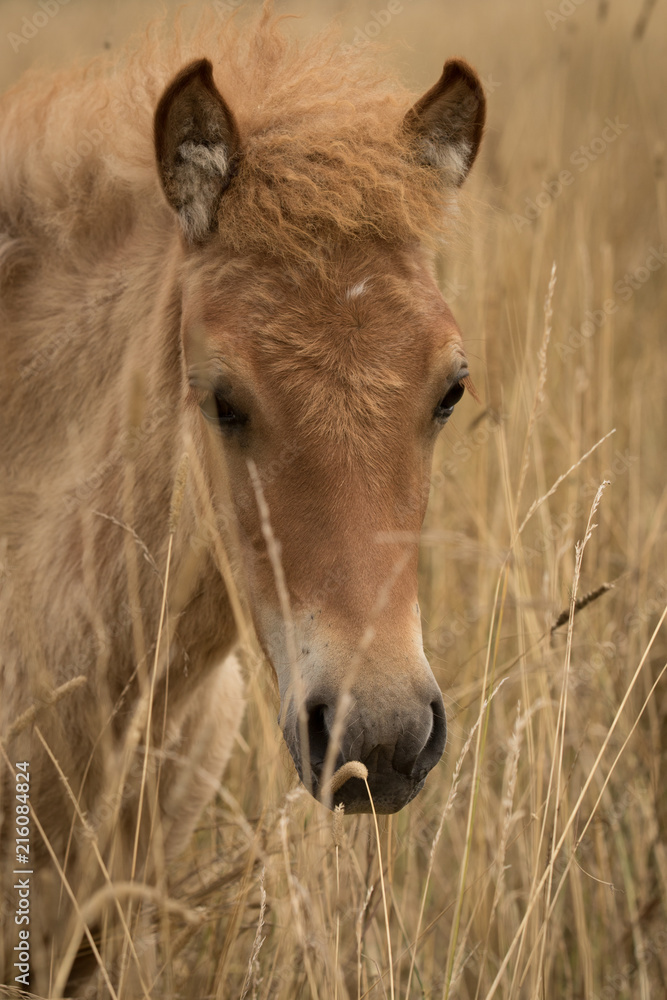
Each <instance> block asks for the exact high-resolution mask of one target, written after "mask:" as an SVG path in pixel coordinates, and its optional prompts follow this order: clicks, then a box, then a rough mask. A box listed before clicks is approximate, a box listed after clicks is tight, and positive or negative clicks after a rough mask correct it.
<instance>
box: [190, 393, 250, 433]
mask: <svg viewBox="0 0 667 1000" xmlns="http://www.w3.org/2000/svg"><path fill="white" fill-rule="evenodd" d="M201 409H202V413H203V414H204V416H205V417H206V419H207V420H209V421H210V422H211V423H212V424H217V425H218V427H224V428H227V427H241V426H242V425H243V424H245V422H246V420H247V417H246V416H245V415H244V414H242V413H239V412H238V410H235V409H234V407H233V406H232V405H231V403H230V402H229V401H228V400H227V399H225V397H224V396H220V395H218V393H214V394H213V395H211V396H209V398H208V399H207V400H206V401H205V402H204V403H203V404H202V408H201Z"/></svg>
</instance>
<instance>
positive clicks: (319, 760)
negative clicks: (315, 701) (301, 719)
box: [308, 705, 329, 771]
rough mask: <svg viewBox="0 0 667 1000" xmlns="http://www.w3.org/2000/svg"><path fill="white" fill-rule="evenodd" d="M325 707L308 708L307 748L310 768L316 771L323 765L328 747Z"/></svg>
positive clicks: (314, 706)
mask: <svg viewBox="0 0 667 1000" xmlns="http://www.w3.org/2000/svg"><path fill="white" fill-rule="evenodd" d="M326 710H327V706H326V705H312V706H309V708H308V748H309V752H310V766H311V767H312V768H313V769H314V770H315V771H317V770H318V769H319V768H321V767H322V765H323V764H324V760H325V758H326V755H327V748H328V746H329V727H328V725H327V720H326Z"/></svg>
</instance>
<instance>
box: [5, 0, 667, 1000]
mask: <svg viewBox="0 0 667 1000" xmlns="http://www.w3.org/2000/svg"><path fill="white" fill-rule="evenodd" d="M176 6H177V5H176V4H166V5H165V9H171V8H173V9H174V10H175V9H176ZM250 6H254V5H253V4H250ZM399 7H400V10H398V8H399ZM278 8H279V9H281V10H285V11H289V12H295V13H303V14H304V18H303V20H301V21H299V22H297V23H296V24H295V27H294V30H295V31H297V32H304V33H310V32H312V31H315V30H317V28H318V26H319V25H322V24H323V23H325V22H328V21H329V20H330V19H331V18H332V17H333V16H337V17H339V18H340V22H341V30H342V36H343V41H346V42H348V43H353V42H354V41H355V39H357V40H359V39H360V38H361V36H360V34H359V32H362V33H364V34H365V35H371V34H372V35H377V41H378V42H379V43H380V44H383V45H386V46H387V55H386V58H387V60H388V62H389V63H391V64H393V65H397V66H398V67H399V68H400V70H401V72H402V74H403V76H404V78H405V79H406V81H407V82H408V83H409V84H410V85H411V86H412V87H414V90H415V92H421V91H423V90H425V89H426V88H428V87H429V86H430V85H431V84H432V83H433V82H434V81H435V80H436V79H437V77H438V75H439V73H440V69H441V66H442V62H443V60H444V59H445V58H446V57H449V56H453V55H460V56H463V57H464V58H466V59H467V60H468V61H470V62H471V63H472V64H473V65H474V66H475V67H476V68H477V70H478V72H479V73H480V76H481V77H482V79H483V81H484V84H485V88H486V90H487V97H488V102H489V121H488V130H487V135H486V140H485V145H484V149H483V152H482V154H481V156H480V160H479V161H478V163H477V164H476V166H475V169H474V171H473V174H472V176H471V178H470V180H469V182H468V184H467V194H466V199H465V211H466V218H467V219H468V220H469V233H470V235H469V240H468V247H467V249H466V251H465V252H463V253H460V254H458V255H457V256H456V258H454V257H453V256H452V257H447V258H443V259H442V260H441V261H440V262H439V267H440V277H441V281H442V287H443V292H444V294H445V297H446V298H447V300H448V301H449V303H450V305H451V306H452V309H453V311H454V313H455V315H456V317H457V319H458V321H459V324H460V325H461V328H462V330H463V331H464V336H465V339H466V343H467V346H468V351H469V359H470V361H471V365H472V369H473V376H474V378H475V381H476V383H477V385H478V388H479V389H480V392H481V395H482V397H483V404H482V407H476V406H475V404H474V403H473V402H472V401H471V400H470V399H468V400H467V401H466V402H464V403H462V404H461V406H460V407H458V408H457V411H456V415H455V416H454V418H452V420H451V421H450V423H449V425H448V427H447V430H446V431H445V432H444V433H443V434H442V436H441V439H440V443H439V445H438V451H437V454H436V460H435V464H434V475H433V490H432V497H431V504H430V509H429V513H428V516H427V522H426V526H425V534H424V544H423V554H422V600H421V604H422V610H423V615H424V632H425V640H426V645H427V651H428V653H429V657H430V660H431V663H432V665H433V669H434V672H435V674H436V677H437V679H438V681H439V683H440V685H441V687H442V689H443V692H444V694H445V699H446V704H447V706H448V721H449V724H450V728H449V732H450V736H449V741H448V748H447V751H446V754H445V757H444V758H443V760H442V762H441V764H440V765H439V767H438V768H436V770H435V771H434V772H433V773H432V775H431V776H430V778H429V780H428V782H427V787H426V789H425V791H424V792H423V793H422V794H421V795H420V796H419V798H418V799H417V800H416V801H415V802H414V803H413V804H411V805H410V806H409V807H408V808H407V809H405V810H404V811H403V812H401V813H400V814H398V815H397V816H395V817H391V818H385V819H383V820H382V822H381V824H380V834H381V848H382V859H383V863H384V869H385V877H386V881H387V891H388V894H389V925H390V933H391V942H392V958H393V967H394V980H395V982H394V990H395V995H396V996H397V997H398V996H400V997H408V996H409V997H412V998H417V997H428V998H441V997H442V998H446V997H457V998H458V997H460V998H466V1000H468V998H470V1000H477V998H480V1000H481V998H484V997H491V996H497V997H503V998H508V1000H509V998H518V997H526V998H530V1000H533V998H544V1000H552V998H559V1000H560V998H572V1000H575V998H576V1000H582V998H586V1000H588V998H592V997H604V998H605V1000H606V998H625V997H640V998H642V1000H646V998H648V997H655V998H661V997H664V996H665V995H667V790H666V789H667V781H666V779H665V769H666V768H667V685H666V683H665V681H664V680H663V681H662V682H661V683H659V684H658V686H657V688H656V690H655V692H653V693H652V694H651V697H650V698H649V697H648V696H649V694H650V693H651V686H652V685H653V684H654V682H655V681H656V679H657V678H658V675H659V672H660V671H661V670H662V668H663V666H664V664H665V660H666V653H667V640H666V638H665V630H664V628H663V629H662V630H661V631H660V632H659V633H658V635H657V637H656V638H655V640H654V641H653V643H652V644H651V645H650V643H649V640H650V639H651V636H652V633H653V630H654V628H655V626H656V624H657V623H658V620H659V618H660V615H661V614H662V612H663V610H664V608H665V604H666V602H667V560H666V556H667V545H666V536H665V512H666V510H667V489H666V486H667V478H666V476H665V454H666V453H665V435H664V427H665V425H666V422H667V419H666V418H667V412H666V404H665V390H664V386H665V379H666V376H667V364H666V362H667V337H666V331H665V321H664V317H665V315H666V312H665V306H666V305H667V282H666V281H665V275H666V273H667V271H666V265H667V255H666V252H667V199H666V191H665V163H664V156H665V149H664V137H665V125H666V121H665V118H666V115H667V111H666V104H665V93H666V92H667V62H666V59H665V54H666V53H665V39H667V6H666V5H665V4H658V5H657V6H656V7H655V9H651V5H650V4H649V5H646V4H645V3H644V2H643V0H624V2H623V3H614V2H613V0H612V2H611V3H607V2H599V0H580V2H579V3H575V2H574V0H562V2H561V3H560V5H558V4H557V3H556V2H555V0H553V2H552V3H551V4H549V3H543V2H528V0H517V2H513V3H512V4H495V3H491V2H490V0H472V2H469V3H467V4H466V5H465V6H463V5H460V4H454V3H448V2H440V3H436V2H435V0H402V2H401V3H400V4H394V5H393V10H394V11H395V13H393V14H392V15H391V17H390V19H389V20H388V23H386V25H385V26H383V27H382V29H381V30H379V31H377V32H376V31H375V28H374V27H371V29H370V30H368V25H369V24H370V25H375V24H378V23H379V22H378V20H377V19H374V17H373V14H374V13H380V12H381V11H386V10H388V8H387V6H386V5H385V4H384V3H383V0H376V2H375V3H367V2H363V3H356V4H354V5H352V4H342V3H333V2H319V3H314V2H308V0H301V2H297V0H289V2H288V3H280V4H278ZM39 9H40V8H39V7H38V4H37V3H36V2H35V3H33V2H32V0H5V2H3V3H2V4H1V5H0V45H1V46H2V49H3V58H2V60H1V62H0V82H1V83H2V84H3V85H5V86H6V85H8V84H10V83H11V82H12V80H14V79H15V78H17V77H18V75H19V74H20V73H21V72H22V71H23V70H24V69H25V68H27V67H28V66H30V65H32V64H34V63H42V62H47V63H49V64H52V65H63V64H66V63H68V62H69V61H71V60H72V59H73V58H74V57H77V56H80V55H82V56H88V55H92V54H94V53H96V52H98V51H100V50H101V49H103V48H111V49H112V50H113V49H115V48H116V47H120V46H121V45H122V44H123V42H124V41H125V40H126V38H127V37H128V35H129V34H130V33H131V32H132V31H134V30H138V29H140V28H142V27H143V26H144V25H145V24H146V22H147V21H148V20H149V19H150V18H151V17H152V16H154V15H155V14H156V13H158V8H156V7H155V6H154V5H153V4H151V3H145V2H141V3H138V2H113V3H105V4H97V3H93V2H92V0H70V2H69V3H67V4H66V5H65V6H63V7H62V8H61V9H59V11H58V13H57V14H56V15H55V16H53V17H52V18H51V19H50V20H49V22H48V24H46V25H45V26H44V27H41V28H39V30H36V31H35V34H34V37H32V38H31V39H30V40H29V41H27V42H26V43H25V44H23V42H21V43H18V45H17V43H16V40H14V43H12V42H11V40H10V36H11V35H12V33H13V34H14V35H16V34H19V33H20V32H21V31H22V30H23V27H24V23H23V18H25V17H27V18H31V17H33V15H34V14H35V12H36V11H38V10H39ZM193 9H194V10H196V9H197V5H194V8H193ZM642 16H643V17H644V26H643V28H642ZM647 16H648V21H647V22H646V17H647ZM380 20H383V21H387V18H386V17H380ZM202 54H204V53H202ZM177 69H178V67H174V70H177ZM609 122H611V124H609ZM582 147H583V148H582ZM564 171H565V172H567V174H564V173H563V172H564ZM554 262H555V264H556V284H555V288H554V291H553V300H552V311H553V316H552V319H551V334H550V340H549V343H548V346H546V353H544V350H545V338H544V329H545V313H544V302H545V296H546V294H547V288H548V285H549V276H550V273H551V269H552V264H553V263H554ZM540 350H542V351H543V353H542V356H541V357H540ZM612 429H615V433H614V434H613V435H612V436H611V437H610V438H609V439H608V440H606V441H605V442H604V443H603V444H602V445H601V446H600V447H598V448H597V449H596V450H595V451H594V453H593V454H592V455H591V456H590V457H589V458H587V459H586V460H585V461H583V462H581V463H580V464H578V465H577V467H576V468H575V469H574V471H572V472H571V473H570V474H569V475H568V476H567V477H566V478H565V479H564V481H563V482H562V484H561V485H560V486H559V487H558V489H557V490H556V491H555V492H554V493H553V494H552V495H550V496H549V497H548V499H546V500H545V501H544V502H543V503H541V504H540V505H539V506H538V508H537V509H536V510H535V512H534V514H533V515H532V516H531V518H530V520H529V521H528V523H527V524H526V526H525V528H524V530H523V531H522V532H521V534H520V535H519V536H517V527H518V526H519V525H520V524H521V523H522V521H523V519H524V517H525V515H526V513H527V512H528V511H529V510H530V508H531V505H532V504H533V503H534V502H535V501H536V500H538V499H539V498H540V497H543V496H544V495H545V494H546V493H547V492H548V491H549V489H550V487H551V486H552V484H554V483H555V482H556V480H557V479H558V477H559V476H561V475H562V474H563V473H565V472H566V471H567V470H568V469H569V468H570V467H571V466H572V465H575V464H576V463H578V462H579V460H580V458H581V457H582V456H583V455H584V454H585V453H586V452H588V451H589V450H590V449H591V448H592V447H593V446H594V445H595V444H596V443H597V442H598V441H599V440H600V439H601V438H603V437H604V436H605V435H606V434H608V433H609V432H610V431H611V430H612ZM603 480H608V481H609V483H610V485H609V486H608V487H607V488H606V490H605V492H604V494H603V497H602V501H601V504H600V508H599V510H598V512H597V514H596V516H595V518H594V520H595V522H597V528H596V529H595V531H594V532H593V534H592V537H591V538H590V541H589V542H588V544H587V547H586V549H585V552H584V554H583V562H582V566H581V579H580V581H579V583H578V592H577V596H579V597H581V596H582V595H584V594H585V593H586V592H588V591H592V590H595V589H596V588H598V587H600V585H602V584H603V583H606V582H613V583H614V587H613V589H612V590H610V591H608V592H606V593H604V594H602V595H601V596H600V597H599V598H598V599H597V600H596V601H594V602H592V603H591V604H590V605H589V606H587V607H585V608H583V609H582V610H581V611H580V612H579V613H578V614H577V615H576V617H575V619H574V630H573V635H572V640H571V643H570V644H568V643H567V642H566V633H567V625H564V626H562V627H561V628H560V629H558V630H557V631H555V632H554V633H552V631H551V629H552V626H553V625H554V623H555V621H556V619H557V617H558V615H559V614H560V612H561V611H563V610H564V609H567V607H568V602H569V600H570V597H571V594H572V588H573V580H574V574H575V543H576V542H577V541H578V540H580V539H582V538H583V537H584V534H585V531H586V523H587V519H588V515H589V510H590V507H591V504H592V501H593V498H594V496H595V493H596V490H597V488H598V487H599V485H600V484H601V483H602V482H603ZM649 646H650V648H649ZM643 657H644V664H643V666H642V669H641V671H640V672H639V674H638V676H637V679H636V681H635V682H634V684H633V677H634V674H635V671H636V668H637V666H638V664H639V663H640V661H641V660H642V658H643ZM248 660H249V670H250V675H251V677H250V707H249V710H248V715H247V719H246V723H245V727H244V735H245V742H243V745H239V747H238V751H237V754H236V756H235V759H234V760H233V763H232V765H231V767H230V769H229V772H228V777H227V781H226V788H227V790H226V793H225V794H224V796H222V797H220V798H219V799H218V801H217V802H216V804H215V806H214V807H212V808H211V809H210V810H209V812H208V813H207V815H206V816H205V817H204V819H203V821H202V825H201V830H200V832H199V834H198V835H197V838H196V844H194V845H193V848H192V850H191V851H190V852H188V853H187V854H186V856H185V857H184V858H183V859H181V861H180V862H179V865H178V866H177V870H176V871H175V872H174V873H173V875H172V883H171V892H172V894H173V896H174V897H175V898H176V899H178V900H180V901H181V902H182V903H184V904H185V905H186V906H187V907H188V908H189V909H190V910H193V911H196V914H197V920H196V921H195V924H193V925H186V924H183V923H179V921H178V920H177V919H176V918H174V919H173V922H172V924H171V926H170V932H169V934H168V935H167V933H166V930H165V926H166V925H164V924H163V926H162V932H161V937H160V949H161V950H160V956H161V960H162V978H161V980H160V983H159V985H157V986H156V988H155V993H154V995H155V996H156V997H157V996H159V997H172V996H173V997H177V996H178V997H188V998H190V997H197V998H203V997H209V996H210V997H221V998H222V997H228V996H229V997H238V996H241V995H245V994H243V990H244V988H247V991H248V992H247V995H248V996H252V997H261V998H264V997H266V998H268V997H276V998H285V1000H293V998H296V997H320V998H330V997H341V998H343V997H361V996H363V997H366V996H368V997H382V996H389V995H390V982H389V974H388V973H389V964H390V961H389V955H388V948H387V940H386V932H385V925H384V917H383V908H382V900H381V895H380V888H379V881H378V879H379V869H378V845H377V842H376V838H375V833H374V829H373V825H372V819H371V818H369V817H358V818H351V819H348V820H345V822H344V824H343V827H342V831H341V830H339V829H337V828H334V824H333V820H332V816H331V815H330V814H328V813H326V812H325V811H324V810H322V809H321V808H320V807H319V806H317V805H316V804H315V803H314V802H312V801H311V800H310V799H309V798H308V797H307V796H306V795H305V794H304V795H301V794H300V793H299V792H298V791H295V792H293V793H291V794H290V789H294V788H295V786H296V781H295V776H294V772H293V769H292V768H291V764H290V762H289V758H288V755H287V753H286V752H285V751H284V749H283V748H282V744H281V740H280V736H279V733H278V730H277V727H276V724H275V714H276V710H275V704H274V702H273V695H272V694H271V692H270V690H269V687H268V685H266V684H265V683H264V681H263V671H262V665H261V663H260V662H259V659H258V657H257V656H256V655H251V656H249V657H248ZM501 680H502V681H504V683H503V685H502V687H501V688H500V690H499V691H498V692H497V693H496V694H495V696H494V698H493V700H492V701H491V703H490V704H489V705H488V706H487V708H486V710H485V711H484V712H483V713H482V716H481V719H482V723H481V725H480V726H479V727H478V728H477V729H475V724H476V721H477V720H478V718H480V710H481V708H482V704H483V698H484V692H485V685H486V690H487V693H488V691H490V690H492V689H494V688H495V686H496V685H497V684H498V683H499V682H500V681H501ZM631 686H632V690H631V691H630V692H629V695H628V698H627V700H626V702H625V704H624V705H623V707H622V708H620V706H621V704H622V702H623V699H624V697H625V695H626V694H627V693H628V691H629V689H630V687H631ZM563 692H567V704H566V713H565V719H564V722H563V718H562V713H561V714H560V715H559V704H560V705H561V706H564V700H563V697H562V695H563ZM647 698H648V703H647V704H646V707H645V708H644V709H643V712H642V714H641V717H640V710H642V706H643V704H644V702H645V700H646V699H647ZM635 726H636V728H633V727H635ZM610 733H611V735H610ZM471 734H472V743H471V744H470V746H469V747H468V748H466V740H467V739H468V738H469V737H470V736H471ZM626 737H629V739H628V741H627V744H626V743H625V742H624V741H625V740H626ZM607 738H608V744H607V747H606V749H605V751H604V753H603V754H602V756H601V758H600V760H599V761H597V760H596V758H597V757H598V754H599V751H600V750H601V748H602V747H603V743H604V741H605V739H607ZM552 765H553V771H552ZM608 776H610V777H609V781H608V783H607V784H606V785H605V784H604V782H605V779H606V778H607V777H608ZM587 783H588V784H587ZM582 790H583V794H582V795H581V797H580V793H582ZM598 797H599V801H597V800H598ZM443 817H444V821H443ZM561 839H562V846H561V848H560V850H559V851H558V853H557V854H554V853H553V852H552V845H553V844H558V842H559V841H560V840H561ZM550 863H551V868H550V867H549V865H550ZM545 872H551V877H549V876H548V877H547V880H546V882H545V883H544V884H543V885H541V884H540V880H541V879H542V876H543V874H544V873H545ZM262 873H263V874H262ZM337 885H338V886H339V887H338V888H337ZM264 893H266V898H265V902H264V903H262V900H263V899H264V896H263V894H264ZM552 904H553V905H552ZM526 915H527V916H526ZM258 927H259V928H260V929H259V930H258ZM260 941H263V943H262V946H261V949H260V950H259V951H258V952H257V946H258V944H259V943H260ZM253 942H254V950H253ZM253 955H254V960H253V958H252V956H253Z"/></svg>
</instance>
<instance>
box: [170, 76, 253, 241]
mask: <svg viewBox="0 0 667 1000" xmlns="http://www.w3.org/2000/svg"><path fill="white" fill-rule="evenodd" d="M154 137H155V155H156V159H157V167H158V175H159V178H160V183H161V184H162V188H163V190H164V193H165V195H166V197H167V201H168V202H169V204H170V205H171V207H172V208H173V209H174V210H175V212H176V213H177V215H178V218H179V222H180V224H181V228H182V230H183V234H184V236H185V238H186V240H187V241H188V242H191V243H197V242H201V241H202V240H203V239H205V238H206V237H207V236H208V235H209V234H210V233H211V232H212V231H213V230H214V229H215V225H216V220H217V212H218V207H219V205H220V199H221V197H222V194H223V192H224V191H225V189H226V188H227V186H228V185H229V182H230V181H231V179H232V177H233V175H234V168H235V163H236V159H237V157H238V154H239V149H240V140H239V132H238V128H237V125H236V121H235V119H234V115H233V114H232V112H231V109H230V108H229V107H228V106H227V104H226V103H225V101H224V99H223V97H222V95H221V94H220V93H219V91H218V89H217V87H216V85H215V83H214V80H213V66H212V65H211V63H210V61H209V60H208V59H198V60H196V61H195V62H193V63H190V64H189V65H188V66H186V67H185V68H184V69H182V70H181V72H180V73H179V74H178V75H177V76H176V77H175V79H174V80H172V82H171V83H170V85H169V86H168V87H167V89H166V91H165V92H164V94H163V95H162V97H161V99H160V102H159V104H158V106H157V109H156V112H155V122H154Z"/></svg>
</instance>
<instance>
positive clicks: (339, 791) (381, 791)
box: [297, 760, 426, 816]
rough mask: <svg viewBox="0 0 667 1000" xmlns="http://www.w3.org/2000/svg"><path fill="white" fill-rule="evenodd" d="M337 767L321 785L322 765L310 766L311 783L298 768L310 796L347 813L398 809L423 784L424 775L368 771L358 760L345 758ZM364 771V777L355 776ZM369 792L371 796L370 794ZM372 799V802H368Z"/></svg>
mask: <svg viewBox="0 0 667 1000" xmlns="http://www.w3.org/2000/svg"><path fill="white" fill-rule="evenodd" d="M340 763H341V766H340V767H339V768H338V769H337V770H336V772H335V773H334V775H333V777H332V778H331V779H330V780H329V781H327V783H326V786H323V785H322V780H321V779H322V774H321V770H322V769H321V767H318V766H316V765H314V766H313V769H312V771H311V776H310V777H311V782H310V785H308V784H307V783H306V782H305V781H304V776H303V773H302V769H301V765H300V763H298V762H297V771H298V773H299V777H300V778H301V781H302V782H303V784H304V785H305V787H306V788H307V789H308V791H309V792H310V794H311V795H312V796H313V798H315V799H317V801H318V802H320V803H321V804H322V805H324V806H326V807H327V809H335V808H336V806H340V805H342V806H343V807H344V809H345V814H346V815H348V816H349V815H354V814H357V813H372V812H373V807H375V812H376V813H378V814H382V815H388V814H390V813H396V812H399V811H400V810H401V809H403V807H404V806H406V805H407V804H408V803H409V802H411V801H412V800H413V799H414V798H415V796H416V795H418V794H419V792H420V791H421V790H422V788H423V787H424V781H425V780H426V777H425V775H424V776H419V777H416V778H412V777H410V776H408V775H404V774H400V773H399V772H398V771H394V770H392V771H390V772H387V771H382V772H380V771H370V772H369V771H368V768H367V767H366V765H365V764H363V763H362V762H361V761H354V760H353V761H347V762H346V763H345V764H343V763H342V761H341V762H340ZM359 774H363V775H364V777H357V775H359ZM369 792H370V796H369ZM371 798H372V800H373V801H372V804H371Z"/></svg>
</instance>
